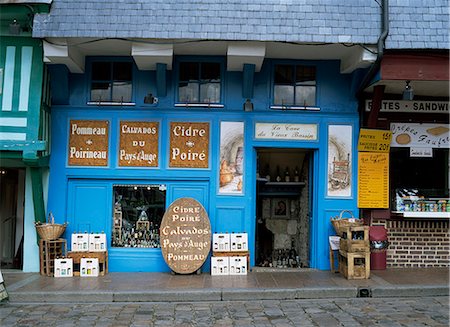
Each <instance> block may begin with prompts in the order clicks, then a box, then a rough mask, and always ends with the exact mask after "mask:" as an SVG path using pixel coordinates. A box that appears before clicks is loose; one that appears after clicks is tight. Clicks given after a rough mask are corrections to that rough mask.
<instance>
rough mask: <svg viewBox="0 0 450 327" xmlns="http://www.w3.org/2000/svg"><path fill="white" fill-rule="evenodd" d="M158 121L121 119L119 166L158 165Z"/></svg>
mask: <svg viewBox="0 0 450 327" xmlns="http://www.w3.org/2000/svg"><path fill="white" fill-rule="evenodd" d="M158 138H159V123H158V122H139V121H121V122H120V146H119V166H121V167H158Z"/></svg>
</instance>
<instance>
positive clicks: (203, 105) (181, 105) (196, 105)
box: [175, 103, 224, 108]
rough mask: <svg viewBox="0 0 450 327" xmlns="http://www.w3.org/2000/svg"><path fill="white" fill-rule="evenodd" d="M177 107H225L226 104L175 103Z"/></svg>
mask: <svg viewBox="0 0 450 327" xmlns="http://www.w3.org/2000/svg"><path fill="white" fill-rule="evenodd" d="M175 107H178V108H182V107H185V108H192V107H196V108H223V107H224V105H223V104H219V103H175Z"/></svg>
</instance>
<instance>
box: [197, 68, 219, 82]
mask: <svg viewBox="0 0 450 327" xmlns="http://www.w3.org/2000/svg"><path fill="white" fill-rule="evenodd" d="M201 65H202V66H201V70H202V72H201V79H202V80H209V81H214V82H218V81H220V64H219V63H202V64H201Z"/></svg>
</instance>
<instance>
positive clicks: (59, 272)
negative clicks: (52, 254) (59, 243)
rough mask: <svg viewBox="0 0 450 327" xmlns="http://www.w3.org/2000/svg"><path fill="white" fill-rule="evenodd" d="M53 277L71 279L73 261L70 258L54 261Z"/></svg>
mask: <svg viewBox="0 0 450 327" xmlns="http://www.w3.org/2000/svg"><path fill="white" fill-rule="evenodd" d="M54 266H55V273H54V276H55V277H72V276H73V260H72V258H64V259H55V264H54Z"/></svg>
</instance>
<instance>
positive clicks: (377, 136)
mask: <svg viewBox="0 0 450 327" xmlns="http://www.w3.org/2000/svg"><path fill="white" fill-rule="evenodd" d="M391 139H392V132H391V131H387V130H379V129H364V128H361V129H360V131H359V139H358V151H365V152H367V151H369V152H389V150H390V145H391Z"/></svg>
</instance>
